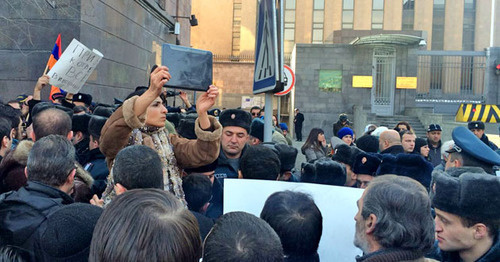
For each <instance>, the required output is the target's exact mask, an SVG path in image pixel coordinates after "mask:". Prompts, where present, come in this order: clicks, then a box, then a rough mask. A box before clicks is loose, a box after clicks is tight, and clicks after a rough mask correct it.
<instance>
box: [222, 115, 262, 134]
mask: <svg viewBox="0 0 500 262" xmlns="http://www.w3.org/2000/svg"><path fill="white" fill-rule="evenodd" d="M224 112H225V111H224ZM219 120H220V118H219ZM250 135H251V136H253V137H256V138H258V139H259V140H260V141H264V121H262V119H260V118H255V119H254V120H252V124H251V125H250Z"/></svg>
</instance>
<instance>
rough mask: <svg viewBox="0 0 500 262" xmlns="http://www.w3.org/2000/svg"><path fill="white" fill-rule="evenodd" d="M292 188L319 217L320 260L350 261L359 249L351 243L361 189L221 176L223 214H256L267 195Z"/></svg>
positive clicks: (260, 209)
mask: <svg viewBox="0 0 500 262" xmlns="http://www.w3.org/2000/svg"><path fill="white" fill-rule="evenodd" d="M284 190H292V191H298V192H303V193H307V194H309V195H311V196H312V197H313V199H314V202H315V203H316V205H317V206H318V208H319V210H320V211H321V215H322V216H323V234H322V236H321V241H320V243H319V248H318V253H319V256H320V260H321V261H339V262H342V261H354V258H355V257H356V256H357V255H361V250H359V249H358V248H356V247H355V246H354V244H353V241H354V232H355V221H354V216H355V215H356V213H357V212H358V208H357V205H356V201H357V200H358V199H359V198H360V197H361V195H362V194H363V190H362V189H357V188H349V187H338V186H328V185H318V184H309V183H293V182H281V181H264V180H251V179H228V178H226V179H224V213H228V212H232V211H245V212H248V213H251V214H254V215H256V216H258V217H260V212H261V211H262V208H263V207H264V203H265V202H266V200H267V198H268V197H269V196H270V195H271V194H273V193H274V192H278V191H284Z"/></svg>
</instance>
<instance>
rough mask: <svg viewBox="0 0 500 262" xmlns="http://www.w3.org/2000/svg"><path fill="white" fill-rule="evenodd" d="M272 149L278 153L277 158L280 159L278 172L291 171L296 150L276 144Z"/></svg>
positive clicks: (295, 157)
mask: <svg viewBox="0 0 500 262" xmlns="http://www.w3.org/2000/svg"><path fill="white" fill-rule="evenodd" d="M274 148H276V150H277V151H278V156H279V158H280V163H281V170H280V172H281V173H283V172H286V171H291V170H292V169H293V168H294V167H295V160H296V159H297V154H298V152H299V151H298V150H297V148H295V147H293V146H289V145H284V144H276V145H274Z"/></svg>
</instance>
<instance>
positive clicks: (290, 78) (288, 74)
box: [274, 65, 295, 96]
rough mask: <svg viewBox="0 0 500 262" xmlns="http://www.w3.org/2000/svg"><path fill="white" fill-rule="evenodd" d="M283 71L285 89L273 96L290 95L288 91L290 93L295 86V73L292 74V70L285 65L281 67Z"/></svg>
mask: <svg viewBox="0 0 500 262" xmlns="http://www.w3.org/2000/svg"><path fill="white" fill-rule="evenodd" d="M283 67H284V69H285V70H283V73H284V75H285V83H286V85H285V89H284V90H283V91H281V92H278V93H276V94H274V95H277V96H284V95H286V94H288V93H290V91H292V89H293V87H294V86H295V73H294V72H293V70H292V69H291V68H290V67H289V66H287V65H283Z"/></svg>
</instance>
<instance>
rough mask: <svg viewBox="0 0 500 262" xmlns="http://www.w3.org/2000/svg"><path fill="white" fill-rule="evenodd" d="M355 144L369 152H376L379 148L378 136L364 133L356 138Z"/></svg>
mask: <svg viewBox="0 0 500 262" xmlns="http://www.w3.org/2000/svg"><path fill="white" fill-rule="evenodd" d="M356 146H357V147H358V148H359V149H361V150H363V151H365V152H369V153H377V152H378V149H379V145H378V138H377V137H375V136H371V135H364V136H362V137H360V138H358V139H356Z"/></svg>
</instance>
